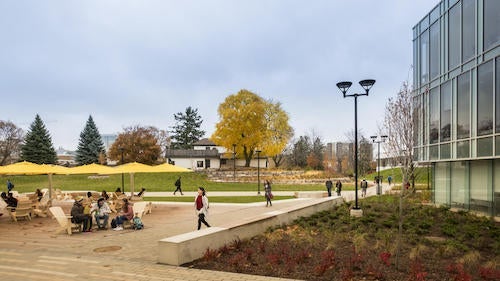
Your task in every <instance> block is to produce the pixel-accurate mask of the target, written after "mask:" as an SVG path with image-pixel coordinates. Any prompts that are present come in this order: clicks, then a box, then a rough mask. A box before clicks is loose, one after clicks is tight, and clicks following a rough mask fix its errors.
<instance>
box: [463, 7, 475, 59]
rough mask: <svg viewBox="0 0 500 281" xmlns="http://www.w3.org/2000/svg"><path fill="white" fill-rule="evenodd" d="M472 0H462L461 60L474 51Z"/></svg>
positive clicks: (470, 56) (471, 54)
mask: <svg viewBox="0 0 500 281" xmlns="http://www.w3.org/2000/svg"><path fill="white" fill-rule="evenodd" d="M474 2H475V1H474V0H463V1H462V11H463V17H462V20H463V24H462V28H463V29H462V62H464V63H465V62H466V61H467V60H468V59H470V58H472V56H474V54H475V53H476V34H475V32H476V18H475V17H476V5H475V3H474Z"/></svg>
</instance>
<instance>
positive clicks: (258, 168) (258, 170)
mask: <svg viewBox="0 0 500 281" xmlns="http://www.w3.org/2000/svg"><path fill="white" fill-rule="evenodd" d="M261 152H262V151H261V150H255V153H257V194H260V153H261Z"/></svg>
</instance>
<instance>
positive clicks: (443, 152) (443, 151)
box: [439, 143, 451, 159]
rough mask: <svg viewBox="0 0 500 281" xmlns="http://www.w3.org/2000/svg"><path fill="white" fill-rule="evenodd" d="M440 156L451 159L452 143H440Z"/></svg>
mask: <svg viewBox="0 0 500 281" xmlns="http://www.w3.org/2000/svg"><path fill="white" fill-rule="evenodd" d="M439 154H440V155H439V158H440V159H450V156H451V150H450V144H449V143H448V144H442V145H440V149H439Z"/></svg>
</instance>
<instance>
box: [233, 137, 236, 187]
mask: <svg viewBox="0 0 500 281" xmlns="http://www.w3.org/2000/svg"><path fill="white" fill-rule="evenodd" d="M233 181H236V144H235V143H233Z"/></svg>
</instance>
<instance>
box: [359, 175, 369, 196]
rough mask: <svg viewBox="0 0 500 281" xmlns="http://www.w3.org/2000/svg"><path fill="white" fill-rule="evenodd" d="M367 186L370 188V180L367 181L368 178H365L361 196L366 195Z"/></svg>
mask: <svg viewBox="0 0 500 281" xmlns="http://www.w3.org/2000/svg"><path fill="white" fill-rule="evenodd" d="M367 188H368V182H367V181H366V179H363V180H362V181H361V197H365V196H366V189H367Z"/></svg>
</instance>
